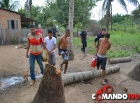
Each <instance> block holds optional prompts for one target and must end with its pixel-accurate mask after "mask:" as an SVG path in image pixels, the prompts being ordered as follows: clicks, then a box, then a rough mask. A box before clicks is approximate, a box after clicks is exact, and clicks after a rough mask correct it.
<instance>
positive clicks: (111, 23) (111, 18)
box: [110, 4, 113, 31]
mask: <svg viewBox="0 0 140 103" xmlns="http://www.w3.org/2000/svg"><path fill="white" fill-rule="evenodd" d="M110 14H111V22H110V23H111V31H112V24H113V19H112V4H111V13H110Z"/></svg>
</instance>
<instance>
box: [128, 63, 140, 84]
mask: <svg viewBox="0 0 140 103" xmlns="http://www.w3.org/2000/svg"><path fill="white" fill-rule="evenodd" d="M128 75H129V76H130V77H131V78H132V79H134V80H137V81H140V62H139V63H138V64H137V65H136V66H135V67H134V68H133V70H132V71H131V72H129V74H128Z"/></svg>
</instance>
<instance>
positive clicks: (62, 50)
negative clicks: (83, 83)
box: [58, 29, 70, 74]
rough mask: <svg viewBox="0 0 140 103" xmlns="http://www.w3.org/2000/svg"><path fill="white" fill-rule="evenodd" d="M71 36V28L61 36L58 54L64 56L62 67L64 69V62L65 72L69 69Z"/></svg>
mask: <svg viewBox="0 0 140 103" xmlns="http://www.w3.org/2000/svg"><path fill="white" fill-rule="evenodd" d="M69 36H70V30H69V29H67V30H66V32H65V35H64V36H63V37H62V38H60V40H59V42H58V55H61V56H62V58H63V62H62V63H61V64H60V69H61V70H62V68H63V64H65V69H64V74H65V73H66V71H67V67H68V60H69V57H68V50H67V47H68V37H69Z"/></svg>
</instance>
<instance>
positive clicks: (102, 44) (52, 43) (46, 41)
mask: <svg viewBox="0 0 140 103" xmlns="http://www.w3.org/2000/svg"><path fill="white" fill-rule="evenodd" d="M56 32H57V31H56V30H54V29H52V30H48V36H47V37H44V34H43V31H42V30H41V26H39V28H38V29H37V30H36V28H35V25H30V33H29V34H28V36H27V39H28V46H27V52H26V57H27V58H29V64H30V76H31V79H32V81H31V83H30V86H32V85H33V84H34V83H35V79H36V78H35V74H34V63H35V60H36V61H37V63H38V65H39V67H40V70H41V73H42V74H43V72H44V67H43V63H42V48H41V46H42V47H43V48H44V49H46V51H47V53H48V55H49V61H48V63H49V64H50V65H52V66H55V64H56V57H55V49H56ZM53 34H55V35H53ZM69 36H70V30H69V29H66V31H65V35H64V36H62V37H61V38H60V40H59V41H58V55H61V56H62V58H63V62H62V63H61V64H60V69H61V70H63V65H65V67H64V74H65V73H66V71H67V67H68V60H69V57H68V50H67V47H68V39H67V38H68V37H69ZM86 37H87V32H86V30H85V29H84V30H83V31H82V32H81V34H80V38H81V42H82V48H81V51H82V52H83V53H84V54H85V55H86V53H85V48H86V46H87V41H86ZM109 38H110V34H108V33H106V29H105V28H103V29H102V32H101V33H100V34H99V35H97V37H96V38H95V40H94V42H95V43H94V46H95V49H96V54H95V55H97V70H98V69H99V68H100V66H101V69H102V84H103V85H105V81H104V78H105V69H106V61H107V55H106V52H107V50H109V49H110V47H111V43H110V40H109ZM96 42H97V43H96ZM29 50H30V55H28V52H29Z"/></svg>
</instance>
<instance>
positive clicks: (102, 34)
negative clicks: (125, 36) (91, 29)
mask: <svg viewBox="0 0 140 103" xmlns="http://www.w3.org/2000/svg"><path fill="white" fill-rule="evenodd" d="M105 34H106V29H105V28H102V31H101V33H100V34H98V35H97V37H96V38H95V40H94V47H95V49H96V52H97V50H98V46H99V40H100V38H104V35H105ZM96 42H97V43H96Z"/></svg>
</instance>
